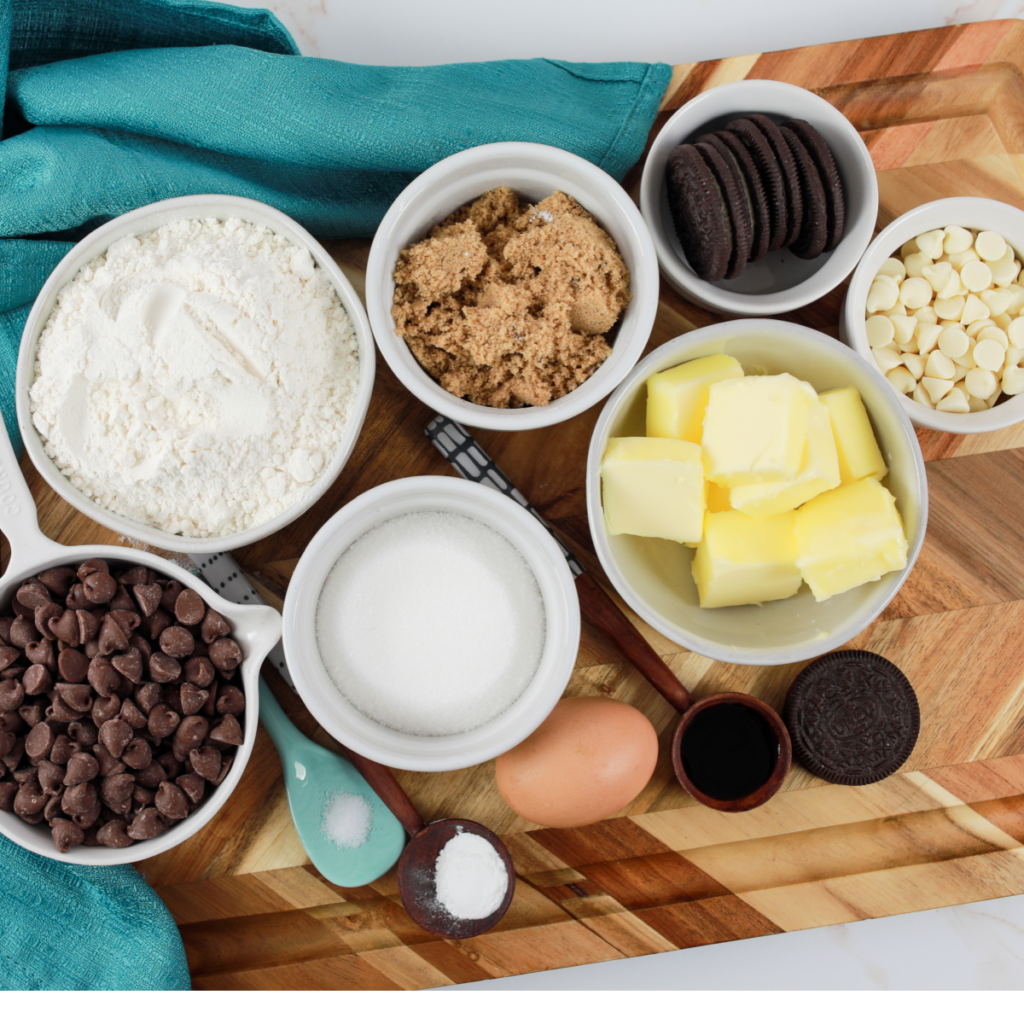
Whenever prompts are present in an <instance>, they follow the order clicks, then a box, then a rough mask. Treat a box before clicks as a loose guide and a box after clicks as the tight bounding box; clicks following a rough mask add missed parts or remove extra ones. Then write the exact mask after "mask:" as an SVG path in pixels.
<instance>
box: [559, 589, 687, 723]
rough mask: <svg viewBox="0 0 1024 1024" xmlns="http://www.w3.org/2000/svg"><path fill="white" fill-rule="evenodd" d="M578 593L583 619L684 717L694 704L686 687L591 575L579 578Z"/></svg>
mask: <svg viewBox="0 0 1024 1024" xmlns="http://www.w3.org/2000/svg"><path fill="white" fill-rule="evenodd" d="M576 593H577V594H578V595H579V599H580V610H581V611H582V612H583V614H584V616H586V618H587V619H589V620H590V622H592V623H593V624H594V625H595V626H597V627H598V628H599V629H602V630H604V632H605V633H607V634H608V636H610V637H611V638H612V639H613V640H614V641H615V642H616V643H617V644H618V645H619V647H621V648H622V653H623V654H625V655H626V657H627V658H628V659H629V660H630V661H631V662H632V663H633V664H634V665H635V666H636V667H637V668H638V669H639V670H640V674H641V675H643V676H644V678H645V679H646V680H647V681H648V682H649V683H650V684H651V685H652V686H653V687H654V688H655V689H656V690H657V691H658V692H659V693H660V694H661V695H662V697H664V698H665V700H667V701H668V702H669V704H671V705H672V707H674V708H675V709H676V711H678V712H679V713H680V714H684V713H685V712H686V710H687V709H688V708H689V707H690V705H691V704H692V703H693V698H692V697H691V696H690V694H689V692H688V691H687V689H686V687H685V686H683V684H682V683H681V682H679V680H678V679H676V677H675V676H674V675H673V674H672V670H671V669H670V668H669V667H668V665H666V664H665V662H663V661H662V660H661V656H660V655H659V654H658V652H657V651H656V650H655V649H654V648H653V647H652V646H651V645H650V644H649V643H648V642H647V641H646V640H645V639H644V638H643V635H642V634H641V633H640V631H639V630H638V629H637V628H636V626H634V625H633V623H632V622H630V621H629V619H627V618H626V616H625V615H624V614H623V612H622V609H621V608H619V606H618V605H617V604H616V603H615V602H614V601H613V600H612V599H611V598H610V597H609V596H608V595H607V594H606V593H605V592H604V590H603V589H602V588H601V585H600V584H599V583H598V582H597V580H595V579H594V577H593V576H591V574H590V573H589V572H584V573H581V574H580V575H579V576H577V577H576Z"/></svg>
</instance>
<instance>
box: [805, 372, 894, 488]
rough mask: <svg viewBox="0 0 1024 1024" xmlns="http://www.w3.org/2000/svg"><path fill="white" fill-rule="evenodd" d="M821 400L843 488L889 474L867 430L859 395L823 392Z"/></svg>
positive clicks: (844, 390)
mask: <svg viewBox="0 0 1024 1024" xmlns="http://www.w3.org/2000/svg"><path fill="white" fill-rule="evenodd" d="M821 400H822V401H823V402H824V403H825V405H826V406H827V407H828V412H829V416H830V418H831V420H832V433H833V434H834V435H835V439H836V451H837V453H838V455H839V476H840V479H841V480H842V482H843V483H844V484H848V483H852V482H853V481H854V480H861V479H863V478H864V477H871V478H872V479H875V480H881V479H882V477H884V476H885V474H886V473H888V472H889V469H888V467H887V466H886V464H885V459H883V458H882V452H881V450H880V449H879V447H878V442H877V441H876V440H875V432H874V431H873V430H872V429H871V421H870V420H869V419H868V413H867V410H866V409H865V408H864V403H863V402H862V401H861V397H860V392H859V391H858V390H857V389H856V388H854V387H848V388H836V389H835V390H833V391H824V392H822V395H821Z"/></svg>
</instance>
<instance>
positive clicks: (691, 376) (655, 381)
mask: <svg viewBox="0 0 1024 1024" xmlns="http://www.w3.org/2000/svg"><path fill="white" fill-rule="evenodd" d="M742 376H743V367H742V366H740V364H739V362H738V361H737V360H735V359H733V357H732V356H727V355H721V354H720V355H713V356H704V357H703V358H702V359H691V360H690V362H688V363H682V364H681V365H680V366H673V367H672V369H671V370H664V371H662V372H661V373H656V374H654V376H652V377H648V378H647V436H648V437H675V438H678V439H679V440H681V441H692V442H693V443H694V444H700V441H701V434H702V432H703V430H704V410H705V409H706V408H707V404H708V388H709V387H710V386H711V385H712V384H714V383H715V382H716V381H720V380H727V379H728V378H730V377H742Z"/></svg>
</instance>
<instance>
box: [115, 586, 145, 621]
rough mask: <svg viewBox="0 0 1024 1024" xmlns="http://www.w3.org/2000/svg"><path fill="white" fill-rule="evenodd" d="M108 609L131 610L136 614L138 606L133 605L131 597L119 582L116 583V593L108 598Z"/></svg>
mask: <svg viewBox="0 0 1024 1024" xmlns="http://www.w3.org/2000/svg"><path fill="white" fill-rule="evenodd" d="M110 610H111V611H112V612H115V611H117V612H120V611H125V612H132V613H134V614H136V615H138V608H137V607H136V606H135V602H134V601H133V600H132V599H131V595H130V594H129V593H128V591H127V590H125V588H124V587H122V586H121V584H118V585H117V593H115V594H114V596H113V597H112V598H111V599H110Z"/></svg>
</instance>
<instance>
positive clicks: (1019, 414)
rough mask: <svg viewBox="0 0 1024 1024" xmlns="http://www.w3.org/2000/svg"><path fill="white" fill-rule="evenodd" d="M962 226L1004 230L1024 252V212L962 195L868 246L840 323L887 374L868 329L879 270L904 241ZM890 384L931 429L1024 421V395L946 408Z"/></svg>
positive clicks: (900, 220) (906, 217) (899, 223)
mask: <svg viewBox="0 0 1024 1024" xmlns="http://www.w3.org/2000/svg"><path fill="white" fill-rule="evenodd" d="M950 224H957V225H959V226H960V227H964V228H971V229H973V230H974V231H998V232H999V234H1001V235H1004V236H1005V237H1006V240H1007V241H1008V242H1009V243H1010V244H1011V245H1012V246H1013V248H1014V249H1016V250H1017V253H1018V256H1019V255H1020V254H1021V253H1024V211H1021V210H1019V209H1017V207H1016V206H1010V205H1009V204H1007V203H1000V202H998V201H996V200H995V199H979V198H977V197H975V196H957V197H955V198H952V199H936V200H935V201H934V202H932V203H925V204H924V205H923V206H917V207H915V208H914V209H913V210H911V211H910V212H909V213H905V214H903V216H902V217H897V218H896V219H895V220H894V221H893V222H892V223H891V224H889V225H888V226H887V227H886V228H884V229H883V230H882V231H880V232H879V233H878V236H877V237H876V238H875V240H874V241H873V242H872V243H871V245H869V246H868V248H867V251H866V252H865V253H864V256H863V257H862V258H861V261H860V263H859V264H858V266H857V269H856V270H855V271H854V272H853V277H852V278H851V279H850V287H849V288H848V289H847V292H846V300H845V301H844V303H843V313H842V317H841V318H840V321H839V337H840V338H842V339H843V341H845V342H846V344H847V345H849V346H850V347H851V348H852V349H854V350H855V351H857V352H859V353H860V354H861V355H862V356H863V357H864V359H865V360H866V361H867V363H868V364H869V365H870V367H871V369H872V370H874V371H875V372H876V373H877V374H878V375H879V376H880V377H883V378H884V376H885V375H884V374H883V373H882V371H881V368H880V367H879V366H878V364H877V363H876V362H875V357H874V355H873V354H872V352H871V345H870V344H869V343H868V335H867V331H866V330H865V329H864V321H865V319H866V316H867V314H866V313H865V303H866V302H867V299H868V289H869V288H870V287H871V282H872V281H873V280H874V279H875V275H876V274H877V273H878V268H879V267H880V266H881V265H882V264H883V263H884V262H885V260H886V259H888V257H890V256H891V255H892V254H893V253H896V255H897V256H898V255H899V250H900V247H901V246H902V245H903V243H904V242H907V241H909V240H910V239H911V238H916V237H917V236H918V235H921V234H924V232H926V231H934V230H936V229H938V228H945V227H948V226H949V225H950ZM885 384H886V386H887V387H888V388H889V389H890V390H891V391H892V393H893V394H894V395H895V396H896V398H897V400H898V401H899V403H900V405H902V406H903V409H904V411H905V412H906V414H907V415H908V416H909V417H910V418H911V420H913V422H914V423H916V424H917V425H918V426H919V427H927V428H928V429H930V430H944V431H946V432H948V433H950V434H981V433H984V432H986V431H989V430H999V429H1000V428H1002V427H1012V426H1013V425H1014V424H1015V423H1020V422H1021V421H1022V420H1024V395H1014V396H1013V397H1012V398H1007V399H1005V400H1004V401H1002V402H1000V403H999V404H998V405H994V406H992V408H991V409H982V410H981V412H962V413H961V412H940V411H939V410H938V409H929V408H928V407H927V406H925V405H922V404H921V403H920V402H915V401H914V400H913V399H912V398H911V397H910V396H909V395H904V394H902V393H901V392H899V391H897V390H896V389H895V388H894V387H893V386H892V385H891V384H890V383H889V381H888V380H886V381H885Z"/></svg>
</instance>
